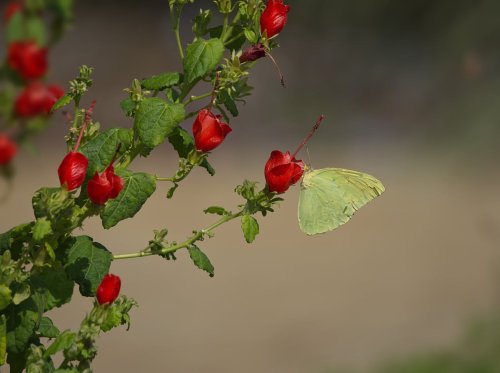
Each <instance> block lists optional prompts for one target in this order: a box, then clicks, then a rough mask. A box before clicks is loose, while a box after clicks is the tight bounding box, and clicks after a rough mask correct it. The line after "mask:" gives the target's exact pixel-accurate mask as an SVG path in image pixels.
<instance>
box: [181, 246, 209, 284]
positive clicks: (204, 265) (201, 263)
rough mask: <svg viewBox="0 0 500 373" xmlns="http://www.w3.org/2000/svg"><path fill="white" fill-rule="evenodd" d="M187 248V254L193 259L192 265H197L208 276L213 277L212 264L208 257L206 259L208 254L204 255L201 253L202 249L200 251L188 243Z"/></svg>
mask: <svg viewBox="0 0 500 373" xmlns="http://www.w3.org/2000/svg"><path fill="white" fill-rule="evenodd" d="M187 249H188V251H189V256H190V257H191V259H192V260H193V263H194V265H195V266H197V267H198V268H199V269H202V270H204V271H205V272H208V274H209V275H210V277H214V266H213V265H212V263H210V259H208V256H206V255H205V253H203V251H201V250H200V248H199V247H198V246H195V245H189V246H188V247H187Z"/></svg>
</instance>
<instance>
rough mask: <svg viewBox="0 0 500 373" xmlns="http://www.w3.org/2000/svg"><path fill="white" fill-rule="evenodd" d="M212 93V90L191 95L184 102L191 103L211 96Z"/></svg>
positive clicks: (185, 104)
mask: <svg viewBox="0 0 500 373" xmlns="http://www.w3.org/2000/svg"><path fill="white" fill-rule="evenodd" d="M211 94H212V92H207V93H204V94H202V95H199V96H191V97H189V99H187V100H186V101H185V102H184V106H187V105H189V104H190V103H191V102H194V101H198V100H203V99H204V98H207V97H210V95H211Z"/></svg>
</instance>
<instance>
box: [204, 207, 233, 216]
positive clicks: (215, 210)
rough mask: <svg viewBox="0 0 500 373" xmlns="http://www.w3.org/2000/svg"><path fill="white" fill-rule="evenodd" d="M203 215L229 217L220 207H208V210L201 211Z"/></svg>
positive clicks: (227, 212) (228, 213)
mask: <svg viewBox="0 0 500 373" xmlns="http://www.w3.org/2000/svg"><path fill="white" fill-rule="evenodd" d="M203 212H204V213H205V214H216V215H231V213H230V212H229V211H227V210H226V209H225V208H224V207H220V206H210V207H209V208H207V209H205V210H203Z"/></svg>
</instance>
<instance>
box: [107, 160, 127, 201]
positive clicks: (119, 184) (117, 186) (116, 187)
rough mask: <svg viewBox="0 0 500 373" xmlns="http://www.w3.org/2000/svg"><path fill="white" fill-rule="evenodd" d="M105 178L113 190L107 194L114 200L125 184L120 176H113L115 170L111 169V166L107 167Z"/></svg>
mask: <svg viewBox="0 0 500 373" xmlns="http://www.w3.org/2000/svg"><path fill="white" fill-rule="evenodd" d="M106 176H107V178H108V180H109V181H110V182H111V185H113V189H111V192H110V193H109V198H112V199H115V198H116V197H118V195H119V194H120V192H121V191H122V189H123V187H124V186H125V183H124V181H123V179H122V178H121V177H120V176H118V175H116V174H115V169H114V168H113V166H109V167H108V168H107V169H106Z"/></svg>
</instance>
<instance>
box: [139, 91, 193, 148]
mask: <svg viewBox="0 0 500 373" xmlns="http://www.w3.org/2000/svg"><path fill="white" fill-rule="evenodd" d="M184 116H185V112H184V105H182V104H169V103H167V102H166V101H163V100H162V99H160V98H157V97H153V98H147V99H145V100H143V101H141V103H140V104H139V107H138V109H137V113H136V115H135V121H134V131H135V133H136V134H137V136H138V137H139V139H140V140H141V142H142V143H143V144H144V145H145V146H146V147H149V148H154V147H156V146H158V145H160V144H161V143H162V142H163V141H164V140H165V138H166V137H167V136H168V135H170V134H171V133H172V131H174V130H175V128H176V127H177V125H178V124H179V123H180V122H182V121H183V120H184Z"/></svg>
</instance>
